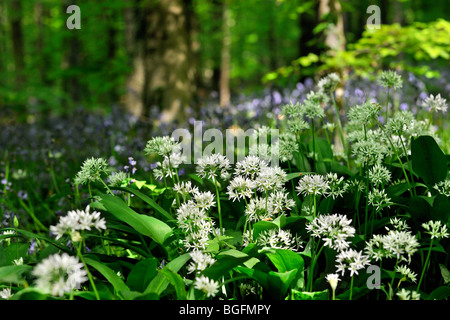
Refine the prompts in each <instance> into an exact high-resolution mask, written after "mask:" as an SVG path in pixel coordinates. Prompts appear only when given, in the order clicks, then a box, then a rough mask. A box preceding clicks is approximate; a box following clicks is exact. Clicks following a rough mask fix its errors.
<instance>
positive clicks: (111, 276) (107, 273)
mask: <svg viewBox="0 0 450 320" xmlns="http://www.w3.org/2000/svg"><path fill="white" fill-rule="evenodd" d="M84 260H85V261H86V263H87V264H88V265H90V266H91V267H93V268H94V269H96V270H97V271H98V272H100V273H101V274H102V275H103V276H104V277H105V279H106V280H108V281H109V282H110V283H111V284H112V285H113V287H114V289H115V290H116V291H117V293H118V294H122V292H126V291H130V288H128V286H127V285H126V284H125V282H123V280H122V279H121V278H120V277H119V276H118V275H117V274H116V273H115V272H114V271H113V270H112V269H111V268H109V267H108V266H106V265H105V264H103V263H102V262H99V261H97V260H94V259H91V258H89V257H85V258H84Z"/></svg>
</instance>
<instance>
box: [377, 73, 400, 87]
mask: <svg viewBox="0 0 450 320" xmlns="http://www.w3.org/2000/svg"><path fill="white" fill-rule="evenodd" d="M377 82H378V84H379V85H380V86H382V87H385V88H393V89H400V88H401V87H402V86H403V80H402V77H401V76H400V75H399V74H398V73H397V72H395V71H393V70H387V71H382V72H381V74H380V75H379V76H378V79H377Z"/></svg>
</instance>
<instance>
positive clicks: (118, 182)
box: [108, 171, 128, 187]
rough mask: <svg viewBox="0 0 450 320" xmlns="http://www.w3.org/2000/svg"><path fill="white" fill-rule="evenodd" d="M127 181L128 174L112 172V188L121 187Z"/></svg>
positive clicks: (110, 180) (109, 179)
mask: <svg viewBox="0 0 450 320" xmlns="http://www.w3.org/2000/svg"><path fill="white" fill-rule="evenodd" d="M127 179H128V174H127V173H126V172H125V171H117V172H112V173H111V174H110V175H109V177H108V184H109V185H110V186H112V187H121V186H124V185H123V184H124V183H126V181H127Z"/></svg>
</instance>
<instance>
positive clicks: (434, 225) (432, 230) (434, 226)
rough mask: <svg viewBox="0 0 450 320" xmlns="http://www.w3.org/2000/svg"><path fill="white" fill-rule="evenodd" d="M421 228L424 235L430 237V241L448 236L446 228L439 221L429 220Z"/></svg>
mask: <svg viewBox="0 0 450 320" xmlns="http://www.w3.org/2000/svg"><path fill="white" fill-rule="evenodd" d="M422 227H423V228H424V229H425V230H426V231H425V232H426V233H428V234H429V235H431V239H435V238H436V239H442V238H448V237H449V236H450V234H449V233H448V228H447V226H446V225H445V224H442V222H441V221H439V220H436V221H433V220H430V221H428V222H427V223H423V224H422Z"/></svg>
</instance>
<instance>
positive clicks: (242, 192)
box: [227, 176, 256, 202]
mask: <svg viewBox="0 0 450 320" xmlns="http://www.w3.org/2000/svg"><path fill="white" fill-rule="evenodd" d="M255 188H256V182H255V181H254V180H251V179H249V178H244V177H242V176H235V177H234V178H233V179H232V180H231V181H230V184H229V185H228V187H227V194H228V196H229V198H230V200H233V202H234V201H235V200H238V201H239V200H241V199H245V198H251V197H252V195H253V193H254V190H255Z"/></svg>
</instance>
